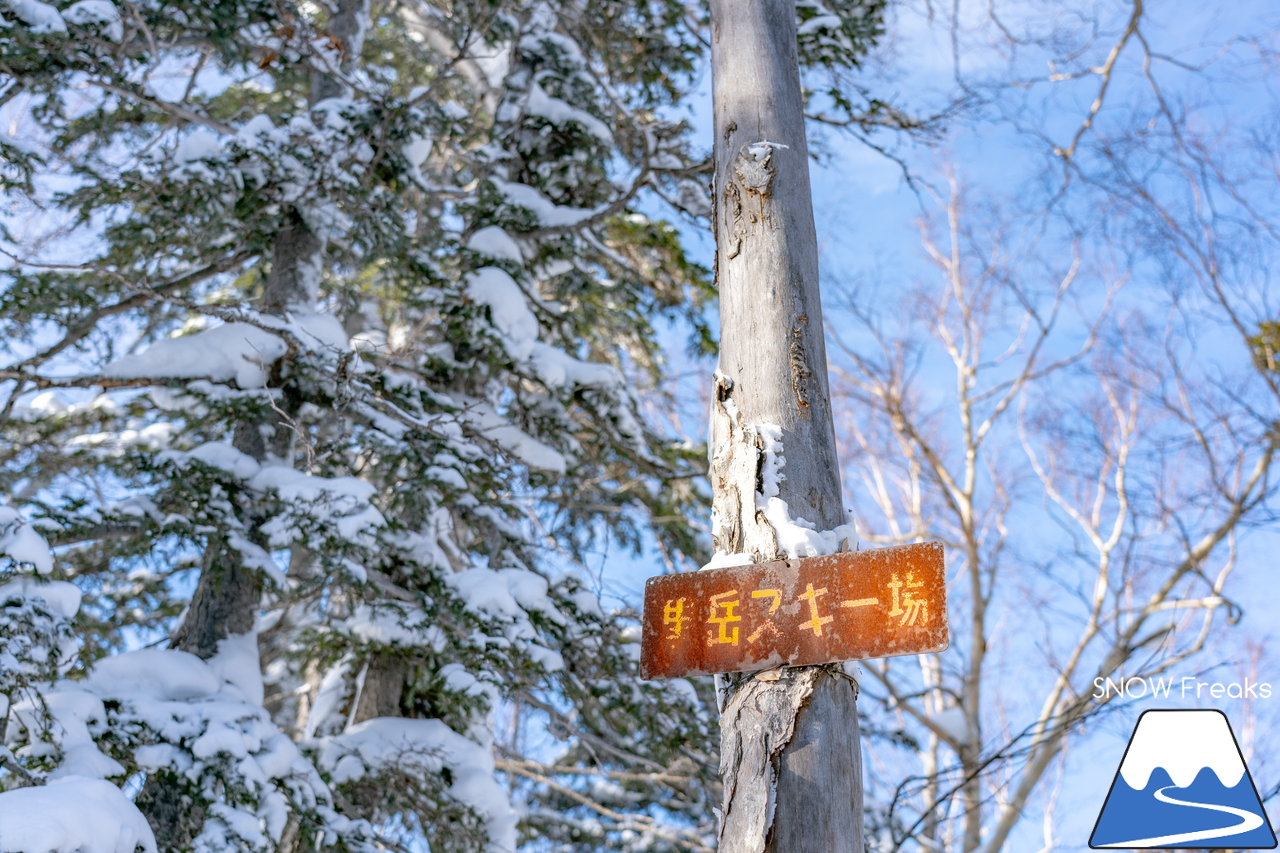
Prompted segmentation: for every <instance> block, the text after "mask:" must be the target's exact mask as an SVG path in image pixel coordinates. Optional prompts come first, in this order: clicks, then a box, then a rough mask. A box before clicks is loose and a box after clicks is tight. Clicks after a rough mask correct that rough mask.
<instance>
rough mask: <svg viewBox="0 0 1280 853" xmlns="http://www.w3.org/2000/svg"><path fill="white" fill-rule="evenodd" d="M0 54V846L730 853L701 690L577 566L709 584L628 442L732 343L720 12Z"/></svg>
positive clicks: (238, 17) (362, 18)
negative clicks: (632, 549)
mask: <svg viewBox="0 0 1280 853" xmlns="http://www.w3.org/2000/svg"><path fill="white" fill-rule="evenodd" d="M879 11H880V7H879V5H878V4H877V3H870V4H867V5H863V4H860V3H857V2H853V3H828V4H827V5H826V6H819V5H817V4H813V3H805V4H802V6H801V8H800V10H799V17H800V21H801V34H802V35H801V47H802V51H803V53H804V54H805V56H806V59H807V61H809V62H810V63H811V64H813V65H818V66H824V67H826V68H829V69H833V70H835V69H838V68H839V67H841V66H847V65H848V64H849V62H851V61H854V59H855V58H856V57H857V56H858V55H860V54H861V53H862V52H863V51H864V50H865V48H866V46H867V44H868V43H869V42H870V40H872V39H874V38H875V37H876V36H877V35H878V34H879ZM0 15H3V21H4V27H3V28H0V56H2V57H3V59H0V74H3V75H4V78H5V80H4V89H3V90H2V91H0V102H2V103H4V104H7V105H8V107H7V109H8V111H9V112H8V113H7V114H9V115H11V116H12V117H13V124H14V127H16V128H18V129H19V133H18V134H16V135H10V134H7V133H6V134H4V135H0V150H2V153H3V156H4V162H3V168H2V169H0V176H2V179H3V181H4V184H3V186H4V189H5V192H6V215H5V218H4V220H3V228H4V231H3V234H2V235H0V236H2V237H3V239H4V243H3V248H4V250H5V252H6V253H9V254H10V256H11V257H12V258H13V259H14V261H15V263H14V265H13V266H12V267H11V268H10V269H9V271H8V272H7V273H6V274H5V275H6V282H5V287H4V290H3V292H2V293H0V327H2V328H3V335H4V339H5V340H6V342H7V343H6V345H5V356H6V363H5V364H4V365H3V367H0V382H2V383H3V384H2V385H0V388H2V389H3V391H4V397H3V400H0V406H2V407H3V408H2V410H0V415H3V421H2V422H0V429H2V430H3V434H4V440H3V443H2V445H0V492H2V493H3V498H4V500H5V501H7V505H0V609H2V612H0V642H3V643H4V644H5V646H4V651H3V653H0V710H3V711H5V712H6V713H7V717H4V716H0V720H7V722H4V723H2V725H3V734H4V745H3V751H2V752H0V758H3V762H2V763H3V768H4V769H3V770H0V786H2V787H3V788H4V790H5V792H4V793H0V814H4V815H9V814H19V813H22V812H24V811H27V810H29V809H31V808H32V804H33V803H37V802H42V803H53V802H58V803H60V804H61V805H60V806H59V808H60V809H61V811H59V810H57V809H53V810H51V811H49V812H48V814H49V815H50V818H49V820H48V821H45V822H43V823H42V824H41V825H40V826H32V827H30V828H28V829H22V828H21V826H26V824H18V823H9V822H6V821H4V820H0V840H3V845H4V849H6V850H8V849H13V850H23V851H30V853H44V851H45V850H50V849H58V850H64V849H65V850H74V849H81V847H83V849H86V850H99V849H100V850H106V851H126V853H128V852H129V851H132V850H134V849H135V847H141V848H142V849H146V850H151V849H156V848H158V849H160V850H164V851H168V850H175V851H176V850H184V851H185V850H195V851H210V853H213V851H231V850H236V851H245V850H252V851H271V850H279V851H304V850H321V849H324V850H351V851H363V850H374V849H388V848H391V849H406V848H407V847H408V846H411V845H412V844H414V843H418V842H416V841H415V839H418V840H419V841H421V840H425V842H426V843H427V844H428V845H429V847H430V849H431V850H433V851H436V853H444V851H464V850H495V851H496V850H513V849H515V848H516V847H517V846H520V845H521V844H522V843H525V842H528V843H530V844H531V845H533V846H535V847H536V846H538V844H548V843H549V844H552V845H554V846H555V847H556V848H557V849H582V850H587V849H600V848H605V847H608V848H616V849H636V850H640V849H644V850H677V849H706V848H707V845H708V844H710V843H712V841H711V839H713V838H714V817H713V814H712V809H711V803H712V802H714V801H715V799H716V796H715V795H714V794H713V793H712V792H711V790H710V789H711V788H712V787H713V785H712V780H713V779H714V774H715V768H716V756H715V750H716V732H715V724H714V722H713V719H714V714H713V713H710V712H709V711H708V709H707V707H706V704H705V703H706V700H707V699H708V698H709V695H708V692H707V691H706V690H705V689H702V688H699V689H694V688H693V687H692V686H691V685H690V684H688V683H687V682H683V681H677V682H673V683H670V684H666V685H660V684H647V683H644V682H641V681H639V680H638V678H637V676H636V673H635V664H634V660H635V656H636V653H637V649H638V646H637V645H636V641H637V639H638V638H637V636H636V633H635V630H634V623H633V622H631V621H629V616H628V614H627V613H626V612H622V611H614V610H612V609H609V608H606V607H604V606H602V604H601V602H600V600H599V599H598V598H597V596H596V594H595V592H596V591H595V589H594V587H593V585H592V583H591V582H590V581H589V579H588V578H587V577H586V576H585V575H583V574H580V573H577V572H575V571H572V570H570V569H571V567H572V566H573V565H574V564H575V561H577V560H578V559H579V558H580V557H581V556H582V555H583V554H584V553H585V551H586V550H587V549H589V548H590V547H591V546H592V544H593V543H594V542H596V541H598V540H599V539H600V538H601V537H605V536H609V537H613V538H614V539H616V540H619V541H621V542H623V543H624V544H628V545H635V544H637V543H639V542H641V541H643V540H644V539H645V538H646V537H648V538H650V539H652V540H653V541H655V542H656V546H657V547H658V548H659V549H661V550H662V551H663V552H664V553H666V554H668V555H670V556H671V557H672V558H673V559H679V558H680V555H688V556H694V557H700V556H703V555H704V551H705V549H706V547H707V543H706V542H705V541H704V539H703V538H701V537H699V536H698V535H697V533H696V526H695V525H694V524H692V523H691V521H690V519H691V518H693V517H694V515H695V512H696V509H697V507H699V506H700V505H701V504H702V503H704V502H705V500H706V495H705V494H704V493H700V492H699V489H698V487H697V485H696V484H697V482H698V479H697V478H698V477H699V475H700V473H701V471H702V462H701V460H700V459H699V453H698V451H697V449H696V448H689V447H685V446H683V445H679V444H676V443H673V442H671V441H669V440H667V439H665V438H664V437H663V436H662V435H661V434H660V433H659V432H658V431H657V428H656V427H655V425H654V424H652V423H651V422H650V421H649V419H647V418H646V417H645V415H644V410H643V406H642V405H641V404H642V402H643V400H645V399H650V400H658V401H660V400H661V399H662V397H663V394H664V388H663V384H662V383H663V374H662V369H663V358H662V351H661V347H660V345H659V330H660V329H661V328H663V327H665V326H666V325H667V324H669V323H670V322H671V321H673V320H674V321H679V322H680V323H683V325H684V326H685V327H686V329H687V330H688V331H689V332H690V333H691V345H692V346H693V347H694V348H695V349H697V350H700V351H702V352H710V351H712V350H713V348H714V347H713V344H712V343H711V335H710V332H709V331H708V329H707V328H706V326H705V324H704V321H703V315H702V307H703V305H704V302H705V300H707V299H708V298H709V296H710V294H711V283H710V281H709V276H708V272H707V270H706V269H705V268H703V267H702V266H700V265H698V264H697V263H694V262H693V261H692V260H690V259H689V258H688V257H687V256H686V255H685V253H684V250H683V248H682V247H681V245H680V241H679V239H678V236H677V232H676V230H675V228H674V227H673V226H672V225H671V224H669V223H668V222H665V221H663V220H662V219H660V218H659V216H658V214H657V213H656V211H658V210H662V211H664V213H663V214H661V215H665V216H686V217H695V218H696V217H704V216H706V215H707V214H708V213H709V210H710V205H709V202H708V198H707V194H706V191H705V189H704V187H705V186H706V183H707V180H708V172H707V168H708V166H707V163H706V161H705V158H704V156H703V153H702V152H703V151H704V150H705V148H706V146H705V145H704V144H695V143H694V141H692V140H691V139H690V136H689V128H688V126H687V125H686V124H685V123H684V122H682V121H679V120H674V119H673V118H672V116H673V115H674V113H673V112H672V111H671V110H670V108H671V107H672V106H673V105H676V104H679V103H680V102H681V101H682V99H684V98H685V97H686V95H687V94H688V93H689V92H690V91H692V89H693V88H694V86H695V85H696V82H697V75H698V74H699V73H700V69H701V64H700V63H701V58H702V55H703V52H704V50H705V41H704V40H705V38H706V35H707V33H706V31H705V26H706V13H705V10H704V9H703V8H701V7H700V6H697V5H688V6H686V5H684V4H681V3H675V2H634V0H631V1H630V2H623V0H607V2H589V3H578V2H567V3H558V2H533V3H508V2H494V3H458V4H454V5H450V4H448V3H445V4H431V3H417V2H390V3H370V2H368V0H336V2H332V3H325V2H318V3H302V4H298V5H296V6H295V5H290V4H282V3H275V2H265V1H262V2H260V1H259V0H233V2H217V3H195V2H173V3H157V2H142V3H136V4H119V5H117V4H115V3H113V2H111V0H79V2H75V3H71V4H47V3H42V2H37V0H5V2H3V3H0ZM837 106H838V105H837ZM845 106H846V107H847V108H848V109H850V110H851V109H852V107H851V105H849V104H848V103H846V104H845ZM503 720H511V721H514V727H513V728H512V729H511V731H518V732H523V733H524V735H525V736H524V739H523V740H522V738H521V737H512V736H511V731H508V730H505V729H504V730H503V731H498V728H497V727H498V725H499V723H500V722H502V721H503ZM503 725H504V726H505V723H504V724H503ZM530 741H532V742H530ZM522 744H527V748H525V749H522V748H521V745H522ZM67 804H79V806H68V805H67ZM60 815H61V817H59V816H60ZM77 816H79V817H77ZM81 818H82V819H83V826H90V825H91V826H92V827H93V832H92V833H88V832H87V830H82V829H76V828H75V826H73V824H74V823H75V820H77V819H81ZM64 824H65V826H64ZM13 827H19V828H17V829H15V828H13ZM78 832H79V833H81V834H86V833H87V834H86V837H87V838H89V840H83V839H80V837H79V835H77V834H76V833H78ZM6 833H7V834H6ZM59 833H61V834H59Z"/></svg>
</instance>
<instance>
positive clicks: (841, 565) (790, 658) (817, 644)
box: [640, 542, 950, 678]
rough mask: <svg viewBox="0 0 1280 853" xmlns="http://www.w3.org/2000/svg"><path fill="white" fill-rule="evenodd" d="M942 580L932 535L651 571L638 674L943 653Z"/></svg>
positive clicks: (939, 550) (649, 675) (692, 672)
mask: <svg viewBox="0 0 1280 853" xmlns="http://www.w3.org/2000/svg"><path fill="white" fill-rule="evenodd" d="M946 584H947V581H946V576H945V573H944V571H943V565H942V545H941V544H939V543H937V542H926V543H924V544H921V545H901V546H898V547H895V548H877V549H875V550H871V551H846V552H844V553H842V554H830V555H827V556H823V557H805V558H802V559H798V560H775V561H773V562H769V563H755V564H753V565H747V566H734V567H733V568H728V569H711V570H708V571H703V572H686V573H683V574H676V575H660V576H658V577H656V578H649V580H648V581H647V582H646V583H645V588H644V631H643V636H642V640H641V647H640V674H641V676H642V677H644V678H675V677H676V676H680V675H709V674H711V673H714V672H750V671H754V670H760V669H771V668H773V667H776V666H806V665H809V664H819V663H830V662H832V661H841V660H860V659H863V658H880V657H891V656H893V655H918V654H925V653H928V652H940V651H942V650H943V649H945V648H946V647H947V643H948V642H949V639H950V638H949V635H948V633H947V592H946Z"/></svg>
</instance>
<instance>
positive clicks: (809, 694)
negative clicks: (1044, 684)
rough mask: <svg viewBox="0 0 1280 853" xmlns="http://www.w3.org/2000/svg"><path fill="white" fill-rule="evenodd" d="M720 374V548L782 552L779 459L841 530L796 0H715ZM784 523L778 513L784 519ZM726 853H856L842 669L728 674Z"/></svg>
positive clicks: (855, 780)
mask: <svg viewBox="0 0 1280 853" xmlns="http://www.w3.org/2000/svg"><path fill="white" fill-rule="evenodd" d="M711 21H712V45H711V57H712V84H713V100H714V104H715V128H716V138H715V159H716V177H715V183H714V187H713V191H714V199H715V202H716V216H715V229H716V246H717V257H716V278H717V284H718V287H719V295H720V317H721V344H720V366H719V371H718V373H717V376H716V383H715V397H714V400H713V403H712V413H711V421H712V435H711V442H712V446H711V456H712V459H711V478H712V486H713V489H714V498H713V510H712V527H713V536H714V538H715V543H716V550H717V552H719V553H722V554H747V555H749V556H750V558H751V559H752V560H755V561H761V560H769V559H774V558H776V557H778V556H779V555H780V552H781V551H782V550H783V549H782V548H781V547H780V546H779V540H778V535H777V534H778V531H777V530H776V529H775V527H774V526H773V524H772V523H771V522H770V521H769V520H768V519H767V518H766V517H765V513H764V512H763V510H764V505H763V504H761V503H758V502H757V496H758V494H759V493H761V492H762V491H763V490H764V486H765V475H766V473H767V471H766V469H765V464H766V462H768V461H772V462H773V463H775V464H776V463H777V462H779V461H781V460H779V459H778V458H777V457H778V456H782V457H784V460H785V461H783V462H782V468H781V472H782V473H783V475H784V478H782V479H780V480H779V481H778V482H777V483H776V486H777V490H778V495H777V497H779V498H780V499H781V500H782V501H784V502H785V504H786V510H787V513H788V515H789V517H790V519H791V520H793V521H796V520H800V519H803V520H804V521H807V522H809V523H811V524H813V525H814V526H815V527H816V528H817V529H818V530H831V529H834V528H836V527H838V526H840V525H841V524H844V523H845V520H846V519H845V512H844V507H843V502H842V499H841V492H840V475H839V468H838V461H837V459H836V451H835V432H834V429H833V427H832V422H831V404H830V394H829V391H828V386H827V358H826V346H825V343H824V341H823V326H822V306H821V302H820V300H819V296H818V249H817V235H816V233H815V230H814V224H813V205H812V200H811V197H810V191H809V164H808V146H807V144H806V141H805V130H804V113H803V102H802V95H801V90H800V77H799V71H798V67H797V62H796V25H795V4H794V0H712V2H711ZM773 518H774V520H775V521H776V520H778V519H777V516H776V515H774V516H773ZM725 683H726V685H727V687H726V689H725V691H724V694H725V695H724V699H723V702H724V705H723V713H722V716H721V729H722V741H721V744H722V745H721V776H722V777H723V781H724V804H723V813H722V817H721V827H720V849H721V850H722V851H724V853H762V851H766V850H767V851H776V853H861V851H862V759H861V745H860V743H859V736H858V717H857V707H856V699H857V685H856V684H855V683H854V682H853V681H852V680H851V679H849V678H848V677H847V676H845V675H844V673H843V671H842V669H841V668H840V667H839V666H838V665H831V666H822V667H803V668H794V669H784V670H781V671H777V670H775V671H771V672H764V673H754V674H751V675H746V676H737V677H728V678H726V679H725Z"/></svg>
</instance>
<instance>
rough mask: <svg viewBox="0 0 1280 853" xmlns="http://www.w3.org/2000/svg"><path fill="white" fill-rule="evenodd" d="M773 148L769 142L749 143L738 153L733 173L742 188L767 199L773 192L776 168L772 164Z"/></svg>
mask: <svg viewBox="0 0 1280 853" xmlns="http://www.w3.org/2000/svg"><path fill="white" fill-rule="evenodd" d="M773 149H774V146H773V144H772V143H769V142H749V143H747V144H746V145H744V146H742V149H741V150H740V151H739V152H738V159H737V161H736V162H734V164H733V172H734V174H735V175H737V176H738V182H739V183H740V184H742V188H743V189H745V190H747V191H749V192H753V193H756V194H757V195H760V196H763V197H765V198H768V197H769V195H770V194H772V192H773V178H774V176H775V175H777V174H778V166H777V164H776V163H774V162H773Z"/></svg>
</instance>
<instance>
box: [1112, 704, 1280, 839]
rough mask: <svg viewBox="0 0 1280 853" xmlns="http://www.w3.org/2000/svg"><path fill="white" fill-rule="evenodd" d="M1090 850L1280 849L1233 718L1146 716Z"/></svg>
mask: <svg viewBox="0 0 1280 853" xmlns="http://www.w3.org/2000/svg"><path fill="white" fill-rule="evenodd" d="M1089 846H1090V847H1091V848H1093V849H1095V850H1101V849H1109V848H1117V847H1120V848H1128V849H1134V848H1137V849H1143V848H1161V849H1165V848H1175V849H1177V848H1184V849H1185V848H1193V849H1199V848H1204V847H1230V848H1231V849H1233V850H1264V849H1265V850H1270V849H1273V848H1275V846H1276V836H1275V833H1274V832H1272V831H1271V824H1270V822H1268V820H1267V813H1266V812H1265V811H1263V808H1262V801H1261V800H1260V799H1259V798H1258V789H1257V788H1255V787H1254V785H1253V778H1252V777H1251V776H1250V775H1249V768H1247V767H1245V764H1244V756H1243V755H1242V754H1241V752H1240V745H1239V744H1238V743H1236V738H1235V735H1234V734H1232V733H1231V724H1230V723H1228V722H1227V715H1226V714H1224V713H1222V712H1221V711H1144V712H1143V714H1142V716H1141V717H1139V718H1138V725H1137V726H1136V727H1135V728H1134V730H1133V737H1131V738H1129V746H1128V747H1127V748H1126V749H1125V751H1124V759H1123V760H1122V761H1121V762H1120V769H1119V771H1117V772H1116V778H1115V780H1114V781H1113V782H1112V783H1111V790H1110V791H1109V792H1108V793H1107V800H1106V802H1105V803H1103V805H1102V813H1101V814H1099V815H1098V822H1097V824H1095V825H1094V828H1093V835H1092V837H1090V839H1089Z"/></svg>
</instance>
